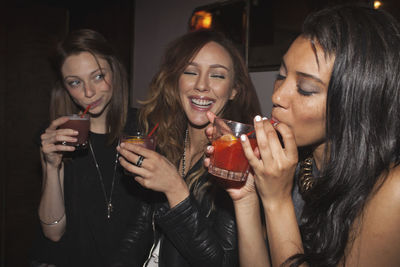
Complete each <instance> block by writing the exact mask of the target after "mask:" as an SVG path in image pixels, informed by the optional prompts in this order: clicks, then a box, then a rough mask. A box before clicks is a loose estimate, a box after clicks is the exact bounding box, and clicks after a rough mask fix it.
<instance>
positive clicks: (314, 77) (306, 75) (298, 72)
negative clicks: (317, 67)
mask: <svg viewBox="0 0 400 267" xmlns="http://www.w3.org/2000/svg"><path fill="white" fill-rule="evenodd" d="M281 65H282V66H283V67H284V68H285V70H286V71H287V67H286V64H285V61H284V60H282V63H281ZM296 75H297V76H301V77H304V78H310V79H313V80H315V81H316V82H318V83H320V84H322V85H324V86H325V85H326V84H325V83H324V82H323V81H322V80H321V79H320V78H318V77H317V76H314V75H312V74H309V73H305V72H301V71H296Z"/></svg>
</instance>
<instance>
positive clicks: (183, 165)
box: [182, 129, 189, 178]
mask: <svg viewBox="0 0 400 267" xmlns="http://www.w3.org/2000/svg"><path fill="white" fill-rule="evenodd" d="M188 135H189V130H188V129H186V133H185V141H184V143H183V155H182V177H183V178H184V177H185V169H186V146H187V142H188Z"/></svg>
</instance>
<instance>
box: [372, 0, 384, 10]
mask: <svg viewBox="0 0 400 267" xmlns="http://www.w3.org/2000/svg"><path fill="white" fill-rule="evenodd" d="M381 6H382V2H381V1H374V8H375V9H378V8H380V7H381Z"/></svg>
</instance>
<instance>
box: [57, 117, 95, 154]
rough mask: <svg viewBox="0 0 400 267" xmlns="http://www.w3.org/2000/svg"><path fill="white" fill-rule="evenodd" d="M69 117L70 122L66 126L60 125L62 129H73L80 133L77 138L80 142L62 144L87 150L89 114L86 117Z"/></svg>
mask: <svg viewBox="0 0 400 267" xmlns="http://www.w3.org/2000/svg"><path fill="white" fill-rule="evenodd" d="M67 117H68V118H69V120H68V121H67V122H65V123H64V124H62V125H60V128H61V129H73V130H76V131H78V136H76V138H77V139H78V141H76V142H62V144H63V145H67V146H75V149H84V148H87V144H88V135H89V128H90V116H89V114H85V115H79V114H72V115H67Z"/></svg>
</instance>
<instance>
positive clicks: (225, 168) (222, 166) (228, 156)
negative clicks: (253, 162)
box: [208, 119, 257, 182]
mask: <svg viewBox="0 0 400 267" xmlns="http://www.w3.org/2000/svg"><path fill="white" fill-rule="evenodd" d="M242 134H247V135H248V138H249V140H250V144H251V146H252V148H253V149H254V148H256V147H257V141H256V139H255V134H254V128H253V126H251V125H247V124H243V123H238V122H234V121H228V120H223V119H216V121H215V123H214V132H213V142H212V145H213V147H214V153H213V154H212V155H211V158H210V159H211V162H210V166H209V168H208V171H209V172H210V173H211V174H213V175H214V176H217V177H220V178H223V179H227V180H231V181H238V182H243V181H246V179H247V176H248V173H249V162H248V161H247V159H246V157H245V155H244V151H243V148H242V144H241V142H240V135H242Z"/></svg>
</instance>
